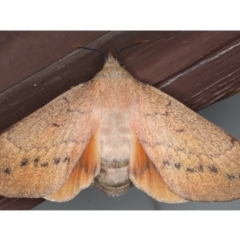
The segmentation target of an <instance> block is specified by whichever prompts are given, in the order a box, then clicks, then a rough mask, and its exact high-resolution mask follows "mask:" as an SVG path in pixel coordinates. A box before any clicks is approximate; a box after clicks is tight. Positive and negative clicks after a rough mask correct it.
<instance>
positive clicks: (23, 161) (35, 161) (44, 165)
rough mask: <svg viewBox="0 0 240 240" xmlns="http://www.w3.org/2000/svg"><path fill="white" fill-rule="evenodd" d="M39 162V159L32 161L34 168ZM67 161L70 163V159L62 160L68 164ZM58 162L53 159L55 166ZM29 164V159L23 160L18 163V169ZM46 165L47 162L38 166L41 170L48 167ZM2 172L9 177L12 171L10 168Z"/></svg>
mask: <svg viewBox="0 0 240 240" xmlns="http://www.w3.org/2000/svg"><path fill="white" fill-rule="evenodd" d="M39 161H40V159H39V158H35V159H34V160H33V163H34V167H38V164H39ZM69 161H70V157H65V158H64V159H63V160H62V162H63V163H69ZM60 162H61V159H60V158H54V159H53V163H54V164H55V165H58V164H59V163H60ZM29 163H30V161H29V159H27V158H24V159H23V160H22V161H21V163H20V167H26V166H27V165H28V164H29ZM48 165H49V163H48V162H43V163H41V164H40V166H41V167H43V168H45V167H48ZM3 172H4V173H6V174H8V175H9V174H11V172H12V170H11V168H5V169H3Z"/></svg>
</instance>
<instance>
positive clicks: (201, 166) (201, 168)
mask: <svg viewBox="0 0 240 240" xmlns="http://www.w3.org/2000/svg"><path fill="white" fill-rule="evenodd" d="M198 170H199V172H203V165H202V164H199V166H198Z"/></svg>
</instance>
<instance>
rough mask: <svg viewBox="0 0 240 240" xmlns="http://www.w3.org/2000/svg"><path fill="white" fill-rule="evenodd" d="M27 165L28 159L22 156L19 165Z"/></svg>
mask: <svg viewBox="0 0 240 240" xmlns="http://www.w3.org/2000/svg"><path fill="white" fill-rule="evenodd" d="M27 165H28V159H27V158H24V159H23V160H22V161H21V163H20V167H25V166H27Z"/></svg>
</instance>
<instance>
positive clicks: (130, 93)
mask: <svg viewBox="0 0 240 240" xmlns="http://www.w3.org/2000/svg"><path fill="white" fill-rule="evenodd" d="M91 184H93V185H95V186H96V187H97V188H99V189H101V190H102V191H104V192H105V193H107V194H108V195H110V196H118V195H121V194H123V193H125V192H126V191H127V190H128V189H129V188H130V187H131V186H132V185H135V186H136V187H137V188H139V189H141V190H142V191H144V192H146V193H147V194H148V195H150V196H151V197H152V198H154V199H156V200H158V201H162V202H167V203H181V202H185V201H189V200H191V201H229V200H234V199H237V198H240V143H239V142H238V141H237V140H236V139H234V138H233V137H231V136H230V135H229V134H228V133H226V132H224V131H223V130H222V129H220V128H218V127H217V126H215V125H214V124H212V123H210V122H208V121H207V120H206V119H204V118H202V117H201V116H199V115H198V114H196V113H195V112H193V111H192V110H190V109H189V108H187V107H186V106H184V105H183V104H181V103H180V102H178V101H177V100H175V99H174V98H172V97H170V96H168V95H167V94H165V93H163V92H161V91H160V90H158V89H156V88H154V87H152V86H150V85H147V84H144V83H141V82H139V81H137V80H136V79H134V78H133V77H132V75H131V74H130V73H129V72H127V71H126V70H125V69H123V68H122V67H121V66H120V64H119V63H118V61H117V60H115V59H114V58H113V57H112V56H111V55H109V56H108V59H107V61H106V63H105V65H104V67H103V69H102V70H101V71H100V72H99V73H98V74H97V75H96V76H95V77H94V78H93V79H92V80H90V81H89V82H87V83H83V84H80V85H78V86H76V87H74V88H72V89H71V90H69V91H67V92H65V93H64V94H62V95H60V96H59V97H57V98H56V99H54V100H53V101H51V102H50V103H48V104H47V105H45V106H44V107H42V108H41V109H39V110H37V111H36V112H34V113H32V114H31V115H29V116H27V117H26V118H24V119H23V120H21V121H20V122H18V123H16V124H15V125H13V126H12V127H10V128H9V129H7V130H6V131H5V132H3V133H2V134H1V135H0V195H2V196H6V197H18V198H39V197H43V198H45V199H48V200H51V201H59V202H62V201H68V200H71V199H72V198H74V197H75V196H76V195H77V194H78V193H79V192H80V191H81V190H82V189H85V188H87V187H89V186H90V185H91Z"/></svg>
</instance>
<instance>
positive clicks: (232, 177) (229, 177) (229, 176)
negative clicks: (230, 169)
mask: <svg viewBox="0 0 240 240" xmlns="http://www.w3.org/2000/svg"><path fill="white" fill-rule="evenodd" d="M227 178H228V180H233V179H235V176H234V175H231V174H227Z"/></svg>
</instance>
